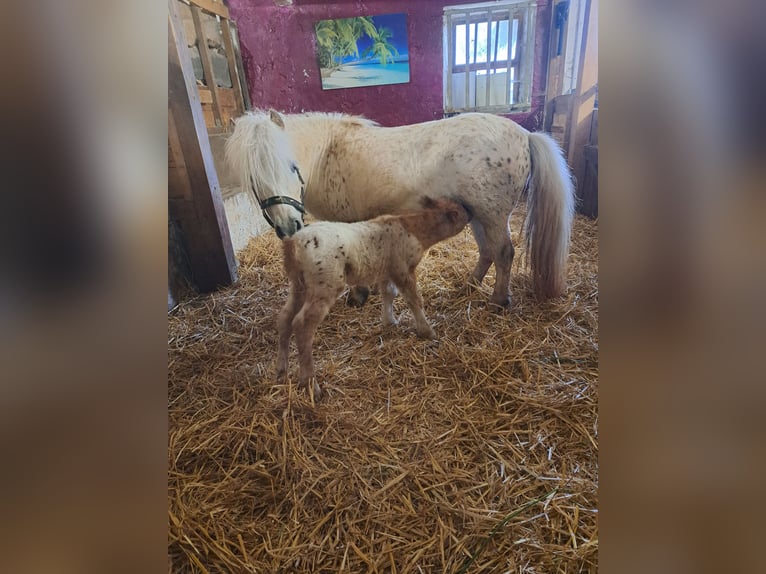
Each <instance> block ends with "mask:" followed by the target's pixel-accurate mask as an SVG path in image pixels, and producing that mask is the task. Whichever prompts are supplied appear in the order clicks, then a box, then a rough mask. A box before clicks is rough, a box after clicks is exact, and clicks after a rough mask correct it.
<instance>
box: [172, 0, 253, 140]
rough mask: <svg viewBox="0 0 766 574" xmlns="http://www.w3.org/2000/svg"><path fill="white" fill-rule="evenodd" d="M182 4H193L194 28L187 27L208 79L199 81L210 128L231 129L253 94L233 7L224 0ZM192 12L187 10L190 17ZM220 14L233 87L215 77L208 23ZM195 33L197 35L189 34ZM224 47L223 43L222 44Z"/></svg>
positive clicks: (190, 0)
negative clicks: (226, 85) (249, 95)
mask: <svg viewBox="0 0 766 574" xmlns="http://www.w3.org/2000/svg"><path fill="white" fill-rule="evenodd" d="M177 1H178V2H179V3H180V4H184V5H188V6H190V10H191V17H192V21H193V30H188V29H187V38H186V39H187V41H188V43H190V44H194V45H196V47H197V49H198V50H199V53H200V60H201V63H202V69H203V75H204V81H203V82H200V81H199V80H198V81H197V89H198V90H199V99H200V101H201V103H202V112H203V116H204V119H205V125H206V126H207V127H208V132H209V133H211V134H214V133H223V132H227V131H230V128H231V126H232V120H233V119H235V118H237V117H239V116H241V115H242V114H243V113H244V112H245V110H248V109H250V98H249V97H248V94H247V87H246V83H245V82H244V74H243V67H242V55H241V54H240V52H239V48H238V42H237V41H236V40H235V37H236V34H237V31H236V26H235V25H234V23H233V22H231V20H230V16H229V9H228V8H227V7H226V5H224V4H223V2H222V0H177ZM188 14H189V12H188V11H186V15H187V18H188ZM215 17H218V20H219V21H218V26H219V27H220V38H221V39H222V40H223V51H224V53H225V55H226V61H227V67H228V70H229V76H230V78H231V84H232V86H231V87H230V88H228V87H225V86H219V85H218V83H217V82H215V81H213V78H214V73H213V63H212V60H211V51H210V50H211V48H210V46H209V45H208V40H215V41H216V42H218V38H217V37H216V38H215V39H212V38H208V37H207V35H206V30H209V28H208V27H207V26H206V25H205V24H206V22H207V23H209V22H210V21H211V20H210V19H212V18H215ZM188 34H191V35H193V36H195V37H196V41H195V38H192V37H189V36H188ZM216 36H217V34H216ZM219 49H220V45H219Z"/></svg>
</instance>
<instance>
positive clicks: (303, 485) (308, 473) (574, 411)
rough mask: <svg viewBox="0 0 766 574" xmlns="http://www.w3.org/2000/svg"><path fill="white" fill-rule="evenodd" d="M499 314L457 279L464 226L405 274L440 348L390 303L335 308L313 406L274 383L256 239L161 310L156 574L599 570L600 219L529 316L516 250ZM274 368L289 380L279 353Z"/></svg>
mask: <svg viewBox="0 0 766 574" xmlns="http://www.w3.org/2000/svg"><path fill="white" fill-rule="evenodd" d="M522 218H523V213H517V214H514V217H513V219H512V225H511V229H512V230H514V234H513V239H514V245H516V246H517V250H516V253H517V257H516V261H515V262H514V268H513V271H514V273H513V279H512V294H513V300H514V307H513V309H512V310H510V311H504V312H496V311H494V310H492V309H491V308H490V307H489V306H488V305H487V303H486V302H487V300H488V298H489V294H490V293H491V288H490V286H491V285H492V284H493V283H494V275H493V271H492V270H490V274H489V276H488V277H487V279H485V284H484V286H483V287H482V289H481V290H478V291H477V290H474V291H469V290H467V289H465V288H464V287H463V286H462V285H463V282H464V279H465V277H466V276H467V275H468V274H469V272H470V270H471V269H472V267H473V264H474V262H475V260H476V257H477V251H476V247H475V244H474V243H473V238H472V236H471V233H470V231H469V230H465V231H463V232H462V233H461V234H460V235H458V236H457V237H455V238H453V239H451V240H450V241H448V242H445V243H442V244H439V245H436V246H435V247H433V248H432V249H431V250H430V251H429V254H428V255H427V256H426V257H425V258H424V260H423V262H422V263H421V266H420V267H419V274H418V279H419V281H418V283H419V286H420V289H421V292H422V294H423V298H424V300H425V312H426V316H427V317H428V318H429V320H430V322H431V324H432V325H433V327H434V329H435V330H436V332H437V335H438V337H439V339H438V340H437V341H423V340H420V339H418V338H417V337H416V336H415V335H414V332H413V326H414V325H413V321H412V318H411V316H410V314H409V311H408V310H407V309H406V306H405V305H404V303H403V301H402V300H401V297H398V298H397V299H396V303H395V309H396V311H397V312H398V313H399V314H400V316H401V322H400V325H399V326H398V327H388V328H385V329H384V328H383V327H382V326H381V323H380V298H379V297H378V296H376V295H372V296H371V297H370V299H369V301H368V303H367V305H366V306H365V307H364V308H362V309H353V308H348V307H346V306H345V305H344V304H343V303H342V302H338V303H337V304H336V305H335V307H333V309H332V310H331V311H330V314H329V316H328V317H327V319H325V321H324V322H323V323H322V324H321V326H320V328H319V332H318V335H317V342H316V345H315V349H314V351H315V356H316V366H317V373H318V375H319V380H320V383H321V384H322V386H323V389H324V391H325V395H324V396H323V397H322V400H321V401H318V402H316V403H313V402H312V399H311V397H310V396H309V395H308V394H307V393H306V391H304V390H300V391H298V390H296V388H295V386H294V384H284V385H280V384H276V383H275V381H274V376H273V372H274V359H275V355H276V346H277V343H276V329H275V319H276V315H277V313H278V312H279V310H280V309H281V307H282V305H283V303H284V301H285V299H286V296H287V284H286V281H285V278H284V274H283V271H282V265H281V253H280V249H279V243H278V240H277V239H276V237H275V235H274V234H273V233H267V234H266V235H264V236H262V237H258V238H256V239H253V240H252V241H251V242H250V244H249V246H248V247H247V248H246V249H245V250H244V251H243V252H241V253H240V254H239V258H240V263H241V266H240V283H239V285H237V286H236V287H233V288H229V289H224V290H222V291H219V292H217V293H215V294H213V295H209V296H201V297H197V298H195V299H192V300H190V301H187V302H184V303H182V304H180V305H179V306H178V307H177V308H176V309H175V310H174V311H172V312H171V313H170V316H169V319H168V321H169V327H168V347H169V359H168V376H169V381H168V385H169V388H168V399H169V407H168V409H169V411H168V412H169V432H170V436H169V450H168V458H169V474H168V497H169V555H170V557H169V560H170V568H171V571H173V572H211V573H213V572H216V573H218V572H258V573H267V572H268V573H270V572H314V573H317V572H333V573H335V572H351V573H359V572H396V573H405V572H412V573H421V572H424V573H430V572H450V573H455V572H498V573H503V572H537V573H546V574H550V573H555V572H596V570H597V552H598V514H597V512H598V511H597V488H598V446H597V444H598V429H597V426H598V413H597V403H598V263H597V262H598V244H597V224H596V223H595V222H593V221H591V220H588V219H584V218H581V217H579V216H578V217H577V219H576V221H575V227H574V232H573V245H572V252H571V255H570V267H569V291H568V293H567V295H566V296H565V297H562V298H560V299H559V300H556V301H553V302H549V303H546V304H542V305H541V304H538V303H537V302H536V301H535V299H534V296H533V294H532V292H531V283H530V281H529V278H528V272H527V271H526V270H524V269H523V267H522V265H521V263H522V260H523V256H524V250H523V248H521V247H519V246H521V245H522V242H520V241H519V240H518V233H517V230H518V229H519V228H520V222H521V221H522ZM290 361H291V362H290V364H291V371H292V373H293V374H294V373H295V372H296V369H297V357H296V355H295V348H294V344H293V347H292V354H291V356H290Z"/></svg>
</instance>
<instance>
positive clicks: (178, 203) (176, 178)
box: [168, 0, 237, 291]
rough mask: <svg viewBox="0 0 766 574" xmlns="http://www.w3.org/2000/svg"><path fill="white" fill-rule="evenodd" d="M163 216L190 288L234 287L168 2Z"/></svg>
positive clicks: (197, 109)
mask: <svg viewBox="0 0 766 574" xmlns="http://www.w3.org/2000/svg"><path fill="white" fill-rule="evenodd" d="M168 213H169V216H170V217H171V218H172V219H173V220H174V221H176V222H177V223H178V225H179V226H180V228H181V232H182V235H183V241H184V243H185V248H186V253H187V254H188V258H189V265H190V267H191V272H192V276H193V277H192V279H193V281H194V283H195V285H196V287H197V288H198V289H199V290H200V291H211V290H213V289H216V288H218V287H220V286H224V285H230V284H232V283H234V282H236V281H237V267H236V261H235V258H234V250H233V248H232V244H231V237H230V235H229V227H228V223H227V221H226V213H225V211H224V207H223V199H222V197H221V190H220V186H219V183H218V175H217V173H216V170H215V165H214V163H213V155H212V153H211V151H210V142H209V140H208V130H207V127H206V125H205V122H204V119H203V113H202V106H201V103H200V98H199V93H198V91H197V86H196V80H195V78H194V71H193V69H192V62H191V58H190V56H189V51H188V49H187V45H186V39H185V37H184V32H183V24H182V21H181V17H180V15H179V12H178V0H168Z"/></svg>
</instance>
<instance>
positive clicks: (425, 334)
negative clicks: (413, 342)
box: [417, 327, 436, 340]
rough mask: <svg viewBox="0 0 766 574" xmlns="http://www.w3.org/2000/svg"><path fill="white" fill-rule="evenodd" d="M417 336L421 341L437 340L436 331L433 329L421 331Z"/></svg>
mask: <svg viewBox="0 0 766 574" xmlns="http://www.w3.org/2000/svg"><path fill="white" fill-rule="evenodd" d="M417 334H418V337H420V338H421V339H431V340H434V339H436V331H434V330H433V329H432V328H431V327H429V328H428V329H421V330H419V331H418V332H417Z"/></svg>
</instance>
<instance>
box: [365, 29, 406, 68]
mask: <svg viewBox="0 0 766 574" xmlns="http://www.w3.org/2000/svg"><path fill="white" fill-rule="evenodd" d="M392 37H393V33H392V32H391V30H389V29H388V28H386V27H384V26H381V27H380V28H377V29H376V31H375V36H372V37H371V38H372V46H370V47H369V48H367V50H366V51H365V54H368V55H370V59H375V58H378V59H379V60H380V64H381V65H382V66H385V65H387V64H388V63H389V61H390V62H393V61H394V57H396V56H398V55H399V51H398V50H397V49H396V46H394V45H393V44H392V43H391V42H390V41H389V40H390V39H391V38H392Z"/></svg>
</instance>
